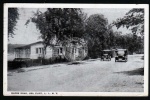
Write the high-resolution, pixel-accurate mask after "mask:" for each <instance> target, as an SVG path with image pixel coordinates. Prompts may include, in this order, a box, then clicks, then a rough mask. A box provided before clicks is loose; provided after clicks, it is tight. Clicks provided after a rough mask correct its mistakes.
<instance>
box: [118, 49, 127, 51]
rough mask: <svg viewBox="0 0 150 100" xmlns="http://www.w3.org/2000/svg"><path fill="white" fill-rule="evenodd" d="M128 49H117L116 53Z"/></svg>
mask: <svg viewBox="0 0 150 100" xmlns="http://www.w3.org/2000/svg"><path fill="white" fill-rule="evenodd" d="M126 50H127V49H116V51H126Z"/></svg>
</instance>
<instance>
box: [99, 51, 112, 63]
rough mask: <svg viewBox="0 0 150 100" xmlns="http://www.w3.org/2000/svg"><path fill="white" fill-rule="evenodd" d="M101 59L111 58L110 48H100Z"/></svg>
mask: <svg viewBox="0 0 150 100" xmlns="http://www.w3.org/2000/svg"><path fill="white" fill-rule="evenodd" d="M101 60H102V61H104V60H108V61H110V60H111V50H102V52H101Z"/></svg>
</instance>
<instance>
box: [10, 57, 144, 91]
mask: <svg viewBox="0 0 150 100" xmlns="http://www.w3.org/2000/svg"><path fill="white" fill-rule="evenodd" d="M141 56H142V55H132V56H129V60H128V62H116V63H115V61H114V58H113V59H112V60H111V61H100V60H99V59H96V60H87V61H82V63H81V64H77V65H70V64H54V65H46V66H39V67H36V68H35V67H31V68H24V69H23V71H22V72H20V73H18V72H17V71H14V72H9V74H8V91H50V92H52V91H54V92H111V91H112V92H126V91H127V92H143V90H144V88H143V82H144V80H143V76H142V75H140V74H139V72H138V71H139V70H140V68H143V66H144V65H143V61H142V60H141Z"/></svg>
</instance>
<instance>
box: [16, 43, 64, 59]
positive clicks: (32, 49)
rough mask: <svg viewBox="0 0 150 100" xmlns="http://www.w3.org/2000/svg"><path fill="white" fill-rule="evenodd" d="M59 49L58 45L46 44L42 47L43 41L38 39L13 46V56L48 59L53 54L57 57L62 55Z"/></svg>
mask: <svg viewBox="0 0 150 100" xmlns="http://www.w3.org/2000/svg"><path fill="white" fill-rule="evenodd" d="M61 50H62V48H61V47H60V46H57V47H51V46H48V47H46V48H44V44H43V42H42V41H39V42H35V43H32V44H28V45H25V46H21V47H17V48H15V58H30V59H38V58H45V59H49V58H52V57H54V56H55V57H57V56H59V55H62V51H61Z"/></svg>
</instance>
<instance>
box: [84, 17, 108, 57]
mask: <svg viewBox="0 0 150 100" xmlns="http://www.w3.org/2000/svg"><path fill="white" fill-rule="evenodd" d="M85 28H86V33H85V34H84V37H85V39H86V40H87V41H88V53H89V56H90V57H93V58H96V57H98V56H100V52H101V50H102V49H106V48H107V47H108V45H107V38H108V20H107V19H106V18H105V17H104V15H102V14H94V15H91V16H90V17H89V18H88V19H87V20H86V25H85Z"/></svg>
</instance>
